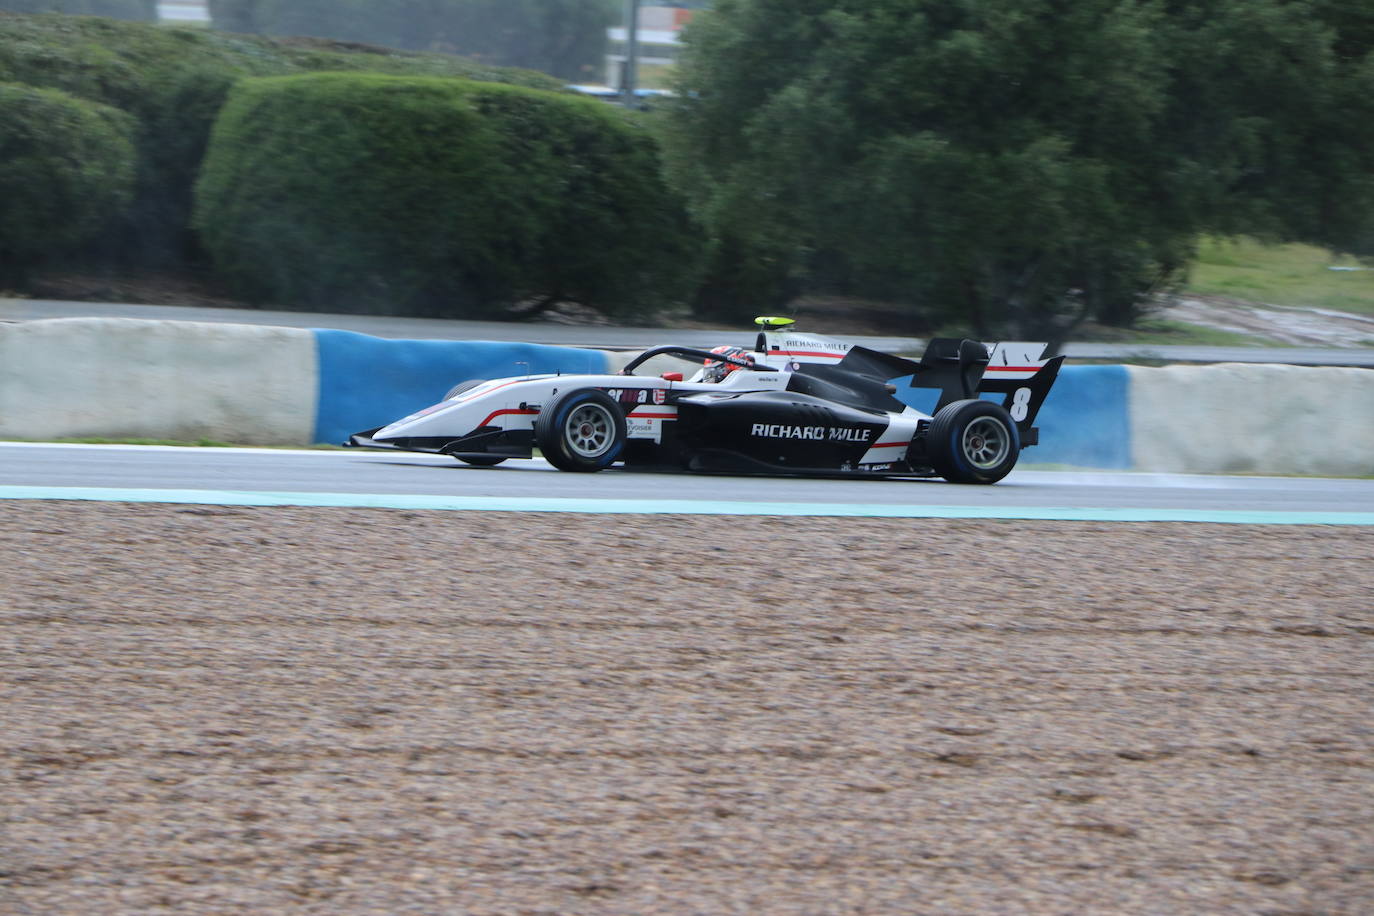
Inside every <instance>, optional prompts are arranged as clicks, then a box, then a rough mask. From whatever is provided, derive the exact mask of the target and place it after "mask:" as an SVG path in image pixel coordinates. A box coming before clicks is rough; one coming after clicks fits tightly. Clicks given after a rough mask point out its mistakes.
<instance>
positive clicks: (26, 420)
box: [0, 318, 318, 445]
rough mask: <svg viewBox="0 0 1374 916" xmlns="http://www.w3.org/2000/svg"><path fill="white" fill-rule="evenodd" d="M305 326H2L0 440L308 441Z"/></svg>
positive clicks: (128, 321)
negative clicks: (303, 327)
mask: <svg viewBox="0 0 1374 916" xmlns="http://www.w3.org/2000/svg"><path fill="white" fill-rule="evenodd" d="M317 375H318V367H317V363H316V358H315V338H314V336H313V335H312V334H311V333H310V332H309V331H306V330H300V329H295V328H267V327H255V326H249V325H234V324H210V323H202V322H189V321H139V320H136V319H132V318H56V319H51V320H46V321H26V322H20V323H17V324H6V325H0V436H2V437H5V438H11V439H63V438H83V437H107V438H150V439H177V440H184V441H188V442H194V441H196V440H199V439H214V440H219V441H225V442H239V443H244V444H250V445H277V444H304V443H308V442H310V441H311V438H312V435H313V433H314V427H315V379H316V377H317Z"/></svg>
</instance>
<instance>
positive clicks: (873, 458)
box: [349, 318, 1063, 483]
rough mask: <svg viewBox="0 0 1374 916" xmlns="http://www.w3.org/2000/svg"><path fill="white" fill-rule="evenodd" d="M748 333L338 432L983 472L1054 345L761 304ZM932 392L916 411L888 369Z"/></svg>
mask: <svg viewBox="0 0 1374 916" xmlns="http://www.w3.org/2000/svg"><path fill="white" fill-rule="evenodd" d="M757 323H758V325H759V331H758V334H757V336H756V338H755V340H754V342H753V346H752V347H746V346H731V345H722V346H719V347H716V348H714V349H712V350H701V349H697V348H693V347H681V346H674V345H666V346H660V347H652V348H650V349H648V350H645V351H644V352H643V353H640V354H639V355H637V356H635V357H634V358H633V359H631V360H630V361H629V363H627V364H626V366H625V368H624V369H622V370H620V372H618V373H615V374H604V375H596V374H588V375H527V374H526V375H520V376H513V377H511V378H504V379H493V380H480V379H474V380H470V381H466V382H461V383H459V384H457V385H455V386H454V388H453V389H452V390H450V391H449V393H448V395H447V396H446V397H445V398H444V400H443V401H441V402H440V403H438V404H434V405H431V406H428V407H424V408H423V409H420V410H418V411H416V412H415V413H412V414H410V415H409V416H406V417H404V418H402V419H399V420H396V421H393V422H391V423H389V424H387V425H385V426H381V427H378V428H375V429H369V430H365V431H363V432H360V433H357V434H355V435H354V436H353V437H351V439H350V441H349V444H351V445H361V446H369V447H386V448H399V449H407V450H412V451H422V452H435V453H440V454H446V455H452V456H453V457H455V458H457V459H458V460H459V461H462V462H464V463H466V464H469V465H477V466H492V465H496V464H500V463H501V462H504V461H506V460H507V459H510V458H530V457H533V456H534V455H535V453H536V450H537V452H538V453H539V454H542V455H543V457H544V458H545V459H547V460H548V462H549V463H550V464H552V465H553V466H554V467H556V468H558V469H560V470H564V471H599V470H602V469H603V468H607V467H610V466H611V465H613V464H617V463H621V464H626V465H637V466H643V467H649V468H656V469H663V470H688V471H703V472H717V473H757V474H806V475H832V476H868V477H875V476H876V477H944V478H945V479H946V480H950V481H954V482H957V483H993V482H995V481H997V480H1000V479H1002V478H1003V477H1005V476H1006V475H1007V473H1009V472H1010V471H1011V469H1012V468H1013V467H1014V466H1015V464H1016V461H1017V459H1018V457H1019V455H1020V452H1021V449H1023V448H1025V447H1027V446H1030V445H1034V444H1036V442H1038V440H1039V431H1038V429H1037V428H1036V427H1035V425H1034V423H1035V417H1036V414H1037V413H1038V412H1039V410H1040V406H1041V404H1043V403H1044V400H1045V396H1046V395H1047V394H1048V393H1049V390H1050V388H1051V386H1052V385H1053V384H1054V379H1055V376H1056V375H1057V373H1058V371H1059V366H1060V364H1061V363H1062V362H1063V357H1052V358H1046V357H1045V354H1044V350H1045V346H1044V345H1043V344H1034V343H998V344H992V345H985V344H983V343H980V342H978V341H973V340H953V339H937V340H932V341H931V342H930V343H929V345H928V346H927V347H926V350H925V352H924V353H923V354H922V356H921V358H920V359H919V360H910V359H906V358H904V357H901V356H894V355H891V354H887V353H882V352H879V351H877V350H870V349H868V348H866V347H861V346H855V345H851V344H848V343H845V342H843V341H837V340H832V339H829V338H825V337H821V336H818V335H811V334H804V333H801V332H799V331H796V330H795V329H793V328H792V327H790V325H791V321H790V320H788V319H785V318H761V319H759V320H758V322H757ZM902 378H909V379H910V382H909V384H910V385H911V386H912V387H913V388H929V389H935V390H936V391H938V392H939V395H938V401H937V403H936V405H935V407H934V409H933V410H932V411H931V412H930V413H928V414H927V413H923V412H921V411H919V410H916V409H914V408H913V407H911V406H909V405H907V404H906V403H904V402H903V401H902V400H901V399H899V398H898V397H897V395H898V394H899V391H898V389H897V387H896V386H895V385H894V380H896V379H902Z"/></svg>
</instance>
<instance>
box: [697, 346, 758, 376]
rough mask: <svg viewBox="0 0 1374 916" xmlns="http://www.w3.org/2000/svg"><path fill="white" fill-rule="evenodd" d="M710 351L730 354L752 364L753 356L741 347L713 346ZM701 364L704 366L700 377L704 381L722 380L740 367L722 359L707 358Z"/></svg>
mask: <svg viewBox="0 0 1374 916" xmlns="http://www.w3.org/2000/svg"><path fill="white" fill-rule="evenodd" d="M711 352H712V353H719V354H721V355H722V356H732V357H734V358H735V359H741V360H744V362H746V363H748V364H749V365H751V366H752V365H754V357H752V356H750V355H749V351H748V350H746V349H744V348H743V347H715V348H714V349H712V350H711ZM703 365H704V366H705V367H706V368H704V369H703V370H702V377H701V378H702V381H705V382H722V381H724V380H725V377H726V376H727V375H729V374H730V373H731V372H734V371H735V370H736V369H739V368H740V366H739V365H738V364H736V363H728V362H726V361H725V360H723V359H708V360H706V361H705V362H704V363H703Z"/></svg>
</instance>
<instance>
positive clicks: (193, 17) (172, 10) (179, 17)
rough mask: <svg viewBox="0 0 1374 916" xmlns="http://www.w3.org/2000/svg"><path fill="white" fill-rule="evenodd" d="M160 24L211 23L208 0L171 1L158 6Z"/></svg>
mask: <svg viewBox="0 0 1374 916" xmlns="http://www.w3.org/2000/svg"><path fill="white" fill-rule="evenodd" d="M157 18H158V20H159V21H160V22H173V23H188V24H189V23H204V24H206V25H208V24H209V23H210V9H209V5H208V0H171V2H163V3H159V4H158V5H157Z"/></svg>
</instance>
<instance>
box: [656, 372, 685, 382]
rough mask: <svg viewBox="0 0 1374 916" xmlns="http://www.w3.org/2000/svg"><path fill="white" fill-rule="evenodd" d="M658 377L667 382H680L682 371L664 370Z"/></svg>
mask: <svg viewBox="0 0 1374 916" xmlns="http://www.w3.org/2000/svg"><path fill="white" fill-rule="evenodd" d="M659 378H661V379H663V380H664V381H668V382H680V381H682V373H681V372H665V373H663V374H662V375H660V376H659Z"/></svg>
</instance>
